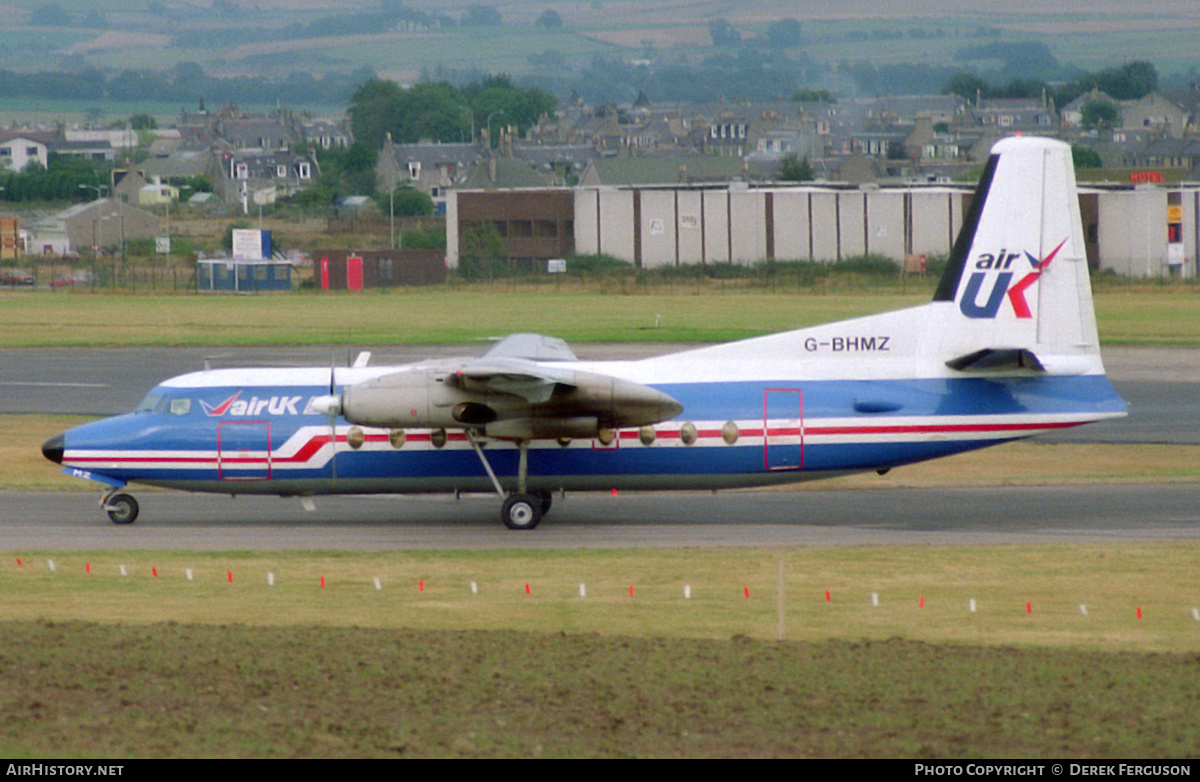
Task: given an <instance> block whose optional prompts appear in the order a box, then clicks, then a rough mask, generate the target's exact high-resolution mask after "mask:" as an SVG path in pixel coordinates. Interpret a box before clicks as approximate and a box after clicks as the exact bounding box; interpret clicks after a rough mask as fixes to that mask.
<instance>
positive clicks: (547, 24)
mask: <svg viewBox="0 0 1200 782" xmlns="http://www.w3.org/2000/svg"><path fill="white" fill-rule="evenodd" d="M537 26H538V27H541V28H543V29H546V30H561V29H562V26H563V20H562V17H561V16H559V15H558V12H557V11H555V10H554V9H553V8H547V9H546V10H545V11H542V15H541V16H539V17H538V19H537Z"/></svg>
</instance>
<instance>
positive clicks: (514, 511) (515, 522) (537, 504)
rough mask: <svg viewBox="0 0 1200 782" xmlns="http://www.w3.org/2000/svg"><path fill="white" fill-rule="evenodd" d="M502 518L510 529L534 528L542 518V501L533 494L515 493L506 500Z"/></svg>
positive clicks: (501, 513)
mask: <svg viewBox="0 0 1200 782" xmlns="http://www.w3.org/2000/svg"><path fill="white" fill-rule="evenodd" d="M500 520H501V521H503V522H504V526H506V527H508V528H509V529H515V530H529V529H533V528H534V527H536V526H537V525H538V522H540V521H541V520H542V501H541V499H540V498H539V497H537V496H535V495H532V494H513V495H511V496H510V497H509V498H508V499H506V500H505V501H504V507H503V508H502V509H501V511H500Z"/></svg>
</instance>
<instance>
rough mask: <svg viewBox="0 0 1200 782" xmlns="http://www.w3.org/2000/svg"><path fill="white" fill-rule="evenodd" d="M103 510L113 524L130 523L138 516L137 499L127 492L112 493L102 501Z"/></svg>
mask: <svg viewBox="0 0 1200 782" xmlns="http://www.w3.org/2000/svg"><path fill="white" fill-rule="evenodd" d="M104 510H105V512H107V513H108V518H109V519H110V520H111V521H112V523H113V524H132V523H133V522H135V521H136V520H137V517H138V504H137V500H135V499H134V498H133V497H130V496H129V495H128V494H114V495H113V496H111V497H109V498H108V501H107V502H105V503H104Z"/></svg>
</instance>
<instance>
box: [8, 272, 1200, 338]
mask: <svg viewBox="0 0 1200 782" xmlns="http://www.w3.org/2000/svg"><path fill="white" fill-rule="evenodd" d="M931 291H932V283H925V284H922V285H920V286H915V287H914V286H906V290H901V287H900V285H899V284H897V283H893V282H890V281H889V282H887V283H885V284H881V283H878V282H872V281H855V280H853V279H840V280H835V281H833V282H829V283H826V287H825V288H824V289H822V288H821V287H820V286H819V285H818V286H805V287H799V286H797V287H795V288H787V287H780V288H776V289H775V290H772V289H770V288H769V287H757V288H754V287H750V286H749V285H748V284H746V282H745V281H730V282H721V281H712V280H703V281H679V282H677V283H665V282H662V283H658V284H655V285H640V284H638V283H637V282H635V281H632V280H618V281H613V282H611V283H607V284H605V283H598V284H595V285H591V286H587V288H583V287H581V286H574V285H570V284H566V285H559V284H555V283H553V282H542V283H537V282H511V281H508V282H498V283H495V284H492V285H488V284H484V283H479V284H472V285H461V284H460V285H457V286H454V287H449V288H438V289H407V290H388V291H372V292H368V293H333V294H330V293H326V294H320V295H318V294H303V295H293V296H224V295H214V296H194V295H189V296H182V295H181V296H175V295H125V294H105V293H99V294H92V293H87V292H82V291H76V292H72V293H69V294H63V293H49V292H42V291H38V292H26V291H17V292H13V291H9V292H2V293H0V307H2V308H3V311H4V318H3V319H2V320H0V345H3V346H6V347H43V346H44V347H66V346H96V347H113V346H126V345H318V344H351V345H369V344H389V343H397V344H413V343H415V344H433V343H472V342H478V341H480V340H486V339H488V338H491V337H495V336H497V335H504V334H510V333H515V332H525V331H534V332H539V333H544V334H550V335H553V336H557V337H560V338H563V339H566V340H567V341H568V342H642V341H655V342H723V341H730V340H734V339H743V338H746V337H753V336H759V335H762V334H769V333H773V332H778V331H784V330H787V329H793V328H800V327H803V326H809V325H813V324H817V323H825V322H829V321H833V320H840V319H844V318H851V317H857V316H860V315H868V314H872V313H876V312H883V311H886V310H892V309H898V308H900V307H906V306H914V305H917V304H922V303H924V302H926V301H928V300H929V299H930V296H931ZM1095 301H1096V314H1097V320H1098V323H1099V328H1100V338H1101V341H1102V343H1103V344H1106V345H1200V329H1197V328H1196V323H1197V322H1198V321H1200V287H1197V286H1194V285H1187V284H1176V285H1170V284H1154V283H1149V284H1141V285H1130V284H1119V285H1118V284H1113V285H1100V286H1098V288H1097V291H1096V296H1095Z"/></svg>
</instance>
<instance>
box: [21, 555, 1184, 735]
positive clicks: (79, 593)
mask: <svg viewBox="0 0 1200 782" xmlns="http://www.w3.org/2000/svg"><path fill="white" fill-rule="evenodd" d="M1198 553H1200V550H1198V549H1197V546H1196V544H1194V543H1185V544H1182V545H1136V546H1129V547H1119V548H1114V547H1112V546H1104V545H1082V546H1040V547H1024V548H1018V547H1007V546H1004V547H969V548H943V547H932V548H930V547H887V548H873V547H850V548H828V549H797V550H787V551H762V550H753V549H744V550H731V551H720V550H718V551H713V550H691V551H688V550H682V551H666V552H663V551H648V550H629V551H578V552H572V551H563V552H547V551H541V552H526V551H519V550H518V551H506V552H450V551H447V552H383V553H364V554H347V553H338V552H327V553H314V554H289V553H278V554H250V553H246V552H227V553H208V554H187V553H180V552H148V551H140V552H139V551H127V552H74V553H70V554H65V553H62V554H57V555H55V554H50V553H44V552H43V553H37V552H28V553H27V552H22V553H20V554H19V555H18V554H9V555H8V556H6V557H5V558H4V562H3V564H2V565H0V589H3V592H4V594H5V601H4V604H3V607H2V608H0V617H2V618H3V620H4V621H3V624H2V625H0V626H2V627H3V628H4V635H3V641H2V642H0V664H2V665H3V667H4V671H5V676H4V677H0V717H2V719H0V754H4V755H5V756H7V757H10V758H11V757H23V756H26V757H27V756H33V757H44V756H63V757H85V756H87V757H93V756H95V757H198V756H206V757H207V756H218V757H429V756H434V757H475V756H486V757H539V756H546V757H560V756H570V757H580V756H588V757H593V756H595V757H604V756H611V757H630V756H643V757H674V756H686V757H768V756H771V757H776V756H777V757H910V758H923V757H925V758H927V757H997V758H1000V757H1012V758H1022V757H1026V758H1062V757H1072V758H1084V757H1144V758H1154V757H1185V756H1190V755H1191V754H1192V753H1194V751H1195V747H1196V746H1197V742H1198V741H1200V726H1198V725H1197V723H1196V721H1195V720H1192V719H1190V718H1189V716H1188V715H1189V714H1190V713H1191V710H1192V705H1193V704H1194V703H1195V701H1196V699H1197V697H1200V683H1198V682H1200V679H1198V678H1197V676H1196V655H1195V649H1196V648H1197V645H1198V644H1200V621H1197V620H1196V619H1194V618H1192V615H1191V610H1192V607H1193V606H1194V604H1195V603H1197V602H1198V599H1200V589H1198V588H1200V584H1198V583H1197V579H1196V574H1195V569H1194V562H1195V558H1196V555H1197V554H1198ZM16 556H22V564H21V565H19V566H18V565H16V559H15V557H16ZM51 558H53V559H54V567H55V569H54V570H53V571H51V570H50V569H49V566H48V560H49V559H51ZM122 567H123V568H124V569H125V573H126V575H121V574H120V569H121V568H122ZM188 569H190V570H191V573H192V576H191V579H190V580H189V579H188V577H187V575H186V571H187V570H188ZM268 574H273V575H274V585H273V586H269V585H268V580H267V578H268ZM375 579H379V588H376V586H375ZM471 582H475V587H476V589H475V590H474V591H472V589H471ZM580 584H584V585H585V586H586V590H585V594H586V596H582V597H581V596H580V588H579V585H580ZM527 585H528V587H527ZM685 586H686V587H690V595H691V597H690V599H689V598H685V596H684V588H685ZM631 588H632V594H630V590H631ZM826 592H828V593H829V598H828V599H826V597H825V593H826ZM873 594H874V595H875V596H877V597H878V600H877V605H876V604H874V603H875V602H876V601H874V600H873V599H872V596H873ZM970 600H975V601H976V610H975V611H974V612H972V611H971V610H970V607H969V601H970ZM1080 605H1083V606H1085V607H1086V610H1087V613H1086V615H1085V614H1084V613H1083V609H1081V608H1080ZM81 617H88V618H89V620H90V621H89V622H88V623H84V622H81V621H78V620H79V619H80V618H81ZM231 617H236V623H232V622H231ZM781 638H782V639H783V640H780V639H781Z"/></svg>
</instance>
